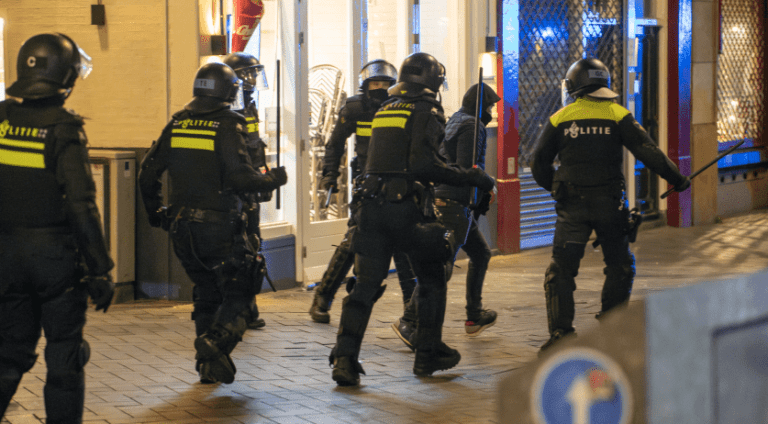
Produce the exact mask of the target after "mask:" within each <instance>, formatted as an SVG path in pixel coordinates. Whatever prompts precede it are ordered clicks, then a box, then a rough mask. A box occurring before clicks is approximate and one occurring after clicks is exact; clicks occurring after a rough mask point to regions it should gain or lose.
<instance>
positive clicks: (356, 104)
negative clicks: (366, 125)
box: [339, 96, 366, 121]
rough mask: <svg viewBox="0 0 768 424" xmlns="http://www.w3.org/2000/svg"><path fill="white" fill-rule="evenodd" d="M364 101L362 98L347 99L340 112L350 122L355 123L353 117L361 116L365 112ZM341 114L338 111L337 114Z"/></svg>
mask: <svg viewBox="0 0 768 424" xmlns="http://www.w3.org/2000/svg"><path fill="white" fill-rule="evenodd" d="M365 109H366V107H365V101H364V100H363V98H362V96H353V97H350V98H348V99H347V103H346V104H344V107H343V108H342V110H343V111H344V112H343V113H344V114H345V115H346V116H347V117H348V118H351V119H352V120H354V121H356V120H357V119H355V116H358V115H363V114H365V112H366V110H365ZM341 113H342V112H341V111H339V114H341Z"/></svg>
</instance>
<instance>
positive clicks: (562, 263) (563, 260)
mask: <svg viewBox="0 0 768 424" xmlns="http://www.w3.org/2000/svg"><path fill="white" fill-rule="evenodd" d="M584 246H585V245H584V244H581V243H566V245H565V247H558V246H555V247H554V249H553V254H552V263H551V264H550V265H549V268H547V272H546V276H545V278H544V294H545V296H546V299H547V322H548V324H549V333H550V334H553V333H554V332H555V330H558V329H560V330H564V331H565V332H571V331H573V318H574V314H575V309H574V308H575V305H574V301H573V292H574V290H576V282H575V281H574V278H575V277H576V275H578V273H579V264H580V262H581V258H582V257H583V256H584Z"/></svg>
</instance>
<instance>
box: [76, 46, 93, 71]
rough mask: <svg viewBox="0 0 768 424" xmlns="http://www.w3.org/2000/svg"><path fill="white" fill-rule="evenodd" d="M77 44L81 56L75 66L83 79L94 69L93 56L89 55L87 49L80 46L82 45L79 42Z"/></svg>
mask: <svg viewBox="0 0 768 424" xmlns="http://www.w3.org/2000/svg"><path fill="white" fill-rule="evenodd" d="M75 46H76V47H77V53H78V55H79V56H80V58H79V60H78V63H77V64H76V65H75V68H76V69H77V75H78V76H79V77H80V78H82V79H86V78H88V75H90V74H91V71H92V70H93V61H92V60H91V57H90V56H88V53H86V52H85V50H83V49H82V48H80V46H78V45H77V44H75Z"/></svg>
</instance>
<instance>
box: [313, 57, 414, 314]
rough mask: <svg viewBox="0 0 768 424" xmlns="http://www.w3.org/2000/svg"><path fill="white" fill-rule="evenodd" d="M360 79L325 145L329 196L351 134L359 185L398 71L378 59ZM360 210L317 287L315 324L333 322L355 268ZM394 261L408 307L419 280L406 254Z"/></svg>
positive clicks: (325, 186)
mask: <svg viewBox="0 0 768 424" xmlns="http://www.w3.org/2000/svg"><path fill="white" fill-rule="evenodd" d="M359 79H360V90H361V91H362V93H361V94H359V95H357V96H352V97H350V98H349V99H347V102H346V104H345V105H344V107H343V108H341V111H339V119H338V121H337V122H336V126H335V127H334V129H333V133H331V138H330V139H329V140H328V143H327V144H326V145H325V157H323V179H322V180H321V182H320V187H321V188H322V189H324V190H327V191H328V195H329V196H330V194H331V193H332V192H337V191H338V189H337V184H338V183H337V179H338V178H339V165H340V162H341V158H342V156H344V153H346V151H347V147H346V141H347V138H349V137H350V136H351V135H352V134H355V153H356V155H357V156H355V158H354V159H353V160H352V161H351V162H350V167H351V168H352V179H353V180H355V181H358V176H359V175H361V174H362V173H363V170H364V169H365V165H366V162H367V160H368V143H369V139H370V138H371V123H372V121H373V116H374V114H375V113H376V111H377V110H378V109H379V107H380V106H381V104H382V103H383V102H384V101H386V100H387V99H388V98H389V93H387V89H388V88H389V87H391V86H392V85H393V84H394V83H395V80H396V79H397V70H396V69H395V67H394V66H392V64H390V63H389V62H387V61H385V60H382V59H376V60H372V61H370V62H368V63H367V64H366V65H365V66H363V69H362V70H360V76H359ZM358 206H359V205H358V201H356V200H354V199H353V201H352V202H351V204H350V210H351V214H350V218H349V222H348V227H349V228H348V230H347V234H345V235H344V239H343V240H342V242H341V243H340V244H339V246H338V247H337V248H336V251H335V252H334V253H333V256H332V257H331V261H330V263H329V264H328V269H326V270H325V273H324V274H323V278H322V279H321V280H320V283H319V284H318V285H317V287H315V297H314V299H313V300H312V306H311V307H310V309H309V315H310V316H311V317H312V320H313V321H315V322H320V323H328V322H330V321H331V316H330V314H329V313H328V310H329V309H330V308H331V302H333V298H334V296H335V295H336V292H337V291H338V290H339V287H340V286H341V283H342V282H343V281H344V277H345V276H346V275H347V273H348V272H349V270H350V268H352V264H353V262H354V259H355V255H354V253H353V252H352V251H351V250H350V248H349V244H350V240H351V237H352V234H353V232H354V231H355V228H356V226H357V223H356V222H355V210H356V209H357V207H358ZM394 260H395V267H396V268H397V274H398V277H399V279H400V288H401V289H402V292H403V303H404V304H407V303H408V301H409V300H410V299H411V296H412V295H413V290H414V288H415V287H416V279H415V276H414V275H413V271H412V270H411V264H410V262H409V261H408V257H407V256H406V255H405V254H404V253H396V254H395V255H394ZM353 282H354V281H353Z"/></svg>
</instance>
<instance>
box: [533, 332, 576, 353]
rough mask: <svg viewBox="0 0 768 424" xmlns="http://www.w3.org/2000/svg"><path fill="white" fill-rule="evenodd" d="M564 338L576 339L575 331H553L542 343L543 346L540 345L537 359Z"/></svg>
mask: <svg viewBox="0 0 768 424" xmlns="http://www.w3.org/2000/svg"><path fill="white" fill-rule="evenodd" d="M566 337H576V331H575V330H573V329H571V330H561V329H557V330H555V331H554V332H553V333H552V334H551V335H550V336H549V340H547V342H546V343H544V344H543V345H541V347H540V348H539V353H538V356H539V357H541V356H543V355H544V353H545V351H546V350H547V349H549V348H551V347H552V346H554V345H555V343H557V342H558V341H559V340H560V339H564V338H566Z"/></svg>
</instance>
